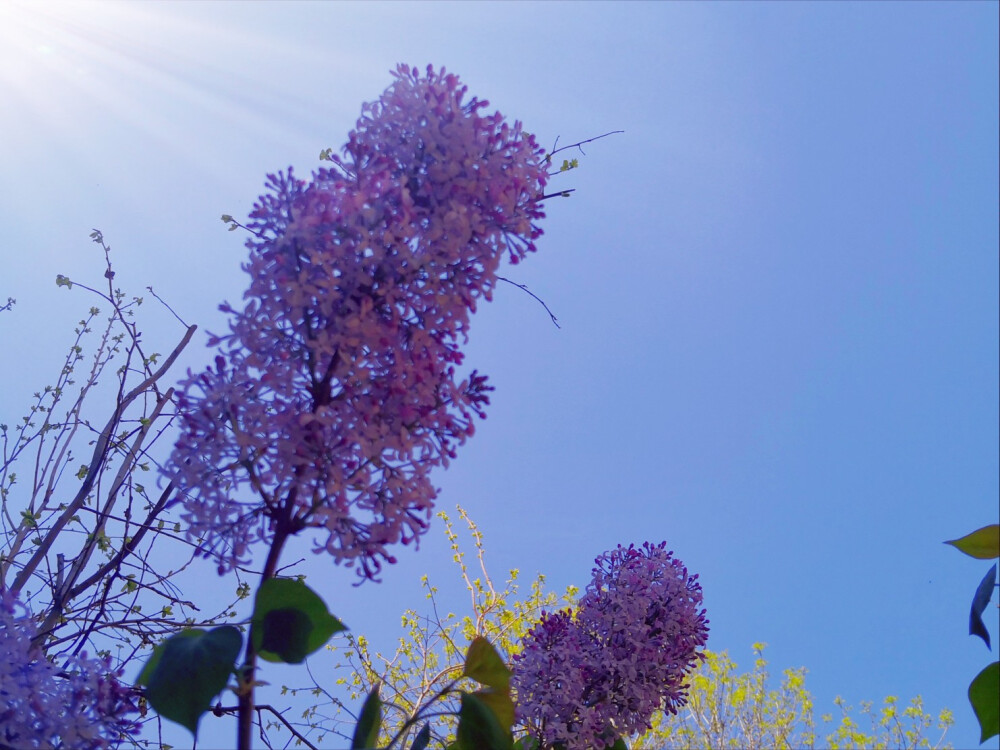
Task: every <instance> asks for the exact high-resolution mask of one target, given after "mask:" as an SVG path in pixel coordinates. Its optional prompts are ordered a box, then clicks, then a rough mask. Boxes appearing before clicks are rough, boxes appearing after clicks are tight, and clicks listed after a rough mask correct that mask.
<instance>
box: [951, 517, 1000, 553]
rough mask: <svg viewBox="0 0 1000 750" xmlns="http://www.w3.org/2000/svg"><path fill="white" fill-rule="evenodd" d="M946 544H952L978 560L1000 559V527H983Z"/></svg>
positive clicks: (996, 525)
mask: <svg viewBox="0 0 1000 750" xmlns="http://www.w3.org/2000/svg"><path fill="white" fill-rule="evenodd" d="M945 544H950V545H951V546H952V547H955V548H956V549H958V550H959V551H960V552H964V553H965V554H967V555H968V556H969V557H975V558H976V559H977V560H992V559H993V558H994V557H1000V525H998V524H995V523H994V524H991V525H989V526H983V528H981V529H976V530H975V531H973V532H972V533H971V534H966V535H965V536H963V537H961V538H960V539H951V540H949V541H947V542H945Z"/></svg>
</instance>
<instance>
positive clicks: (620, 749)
mask: <svg viewBox="0 0 1000 750" xmlns="http://www.w3.org/2000/svg"><path fill="white" fill-rule="evenodd" d="M611 750H628V745H626V744H625V740H624V739H622V738H621V737H619V738H618V739H617V740H615V744H613V745H612V746H611Z"/></svg>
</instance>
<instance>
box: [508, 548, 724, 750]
mask: <svg viewBox="0 0 1000 750" xmlns="http://www.w3.org/2000/svg"><path fill="white" fill-rule="evenodd" d="M697 579H698V576H696V575H689V574H688V571H687V568H685V567H684V565H683V564H682V563H681V562H680V561H679V560H677V559H676V558H674V556H673V552H670V551H668V550H667V549H666V543H665V542H663V543H661V544H659V545H652V544H650V543H649V542H647V543H645V544H644V545H643V546H642V547H641V548H639V549H637V548H636V547H635V546H632V545H630V546H629V547H628V548H625V547H622V546H619V547H618V548H617V549H614V550H611V551H609V552H606V553H605V554H603V555H601V556H600V557H598V558H597V560H596V567H595V568H594V571H593V578H592V580H591V583H590V585H589V586H588V587H587V590H586V592H585V593H584V595H583V597H582V598H581V599H580V602H579V606H578V609H577V610H576V612H575V616H574V614H573V613H571V612H570V611H565V612H560V613H557V614H556V615H543V617H542V620H541V622H539V623H537V624H536V625H535V626H534V627H533V628H532V629H531V630H530V631H529V632H528V634H527V635H526V636H525V639H524V643H523V650H522V652H521V653H520V654H517V655H515V656H514V670H513V671H514V675H513V685H514V689H515V691H516V694H517V715H518V720H519V721H520V722H521V724H522V725H524V726H525V727H526V728H527V730H528V732H529V733H530V734H531V735H532V736H534V737H537V738H539V739H540V740H541V741H542V742H543V743H544V745H545V746H553V745H557V744H560V743H561V744H562V745H564V746H565V748H566V750H585V749H587V748H604V747H611V745H613V744H614V742H615V740H616V739H617V738H619V737H628V736H630V735H633V734H638V733H642V732H644V731H645V730H646V729H648V728H649V726H650V720H651V719H652V716H653V714H654V712H656V711H657V710H661V709H662V710H664V711H666V712H668V713H676V712H677V710H678V709H679V708H680V707H681V706H683V705H684V703H685V702H686V700H687V693H686V689H685V687H684V680H685V677H686V676H687V674H688V672H690V671H691V669H693V668H694V666H695V665H696V664H697V662H698V660H699V659H701V658H702V657H701V654H700V653H699V649H700V648H702V647H703V646H704V645H705V643H706V642H707V640H708V620H707V619H706V617H705V610H704V609H702V608H701V603H702V593H701V584H699V583H698V580H697Z"/></svg>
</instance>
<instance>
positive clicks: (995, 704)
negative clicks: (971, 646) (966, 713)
mask: <svg viewBox="0 0 1000 750" xmlns="http://www.w3.org/2000/svg"><path fill="white" fill-rule="evenodd" d="M969 703H971V704H972V710H973V711H975V712H976V718H977V719H978V720H979V732H980V736H979V743H980V744H982V743H984V742H986V740H988V739H989V738H990V737H996V736H997V735H998V734H1000V661H995V662H993V663H992V664H990V665H988V666H987V667H986V668H985V669H984V670H983V671H982V672H980V673H979V674H978V675H976V678H975V679H974V680H973V681H972V684H971V685H969Z"/></svg>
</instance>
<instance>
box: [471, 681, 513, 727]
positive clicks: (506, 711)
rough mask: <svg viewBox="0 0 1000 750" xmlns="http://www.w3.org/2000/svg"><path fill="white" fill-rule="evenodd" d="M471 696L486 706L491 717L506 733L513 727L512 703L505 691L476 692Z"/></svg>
mask: <svg viewBox="0 0 1000 750" xmlns="http://www.w3.org/2000/svg"><path fill="white" fill-rule="evenodd" d="M472 695H474V696H475V697H476V698H478V699H479V700H481V701H482V702H483V703H485V704H486V706H487V708H489V709H490V710H491V711H492V712H493V715H494V716H496V718H497V721H498V722H499V723H500V726H501V727H502V728H503V729H504V730H506V731H507V732H508V733H509V732H510V730H511V727H512V726H514V701H512V700H511V699H510V694H509V693H507V692H506V691H504V692H499V691H496V690H488V689H487V690H477V691H476V692H474V693H473V694H472Z"/></svg>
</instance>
